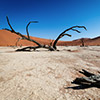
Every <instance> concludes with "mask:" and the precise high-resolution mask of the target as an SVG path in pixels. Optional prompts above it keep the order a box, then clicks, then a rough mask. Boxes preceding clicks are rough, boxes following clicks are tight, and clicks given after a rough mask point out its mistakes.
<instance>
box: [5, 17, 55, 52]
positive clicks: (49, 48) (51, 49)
mask: <svg viewBox="0 0 100 100" xmlns="http://www.w3.org/2000/svg"><path fill="white" fill-rule="evenodd" d="M6 18H7V22H8V25H9V26H10V28H11V30H10V29H6V28H5V30H7V31H10V32H12V33H15V34H17V35H19V36H20V37H21V39H26V40H28V41H31V42H33V43H36V44H37V45H38V46H35V47H25V48H22V49H18V50H17V51H27V49H29V50H30V49H34V50H35V49H37V48H45V49H48V50H50V51H54V49H53V47H51V46H45V45H41V44H40V43H38V42H37V41H35V40H33V39H31V38H30V36H29V32H28V26H29V25H30V23H37V21H30V22H29V23H28V25H27V26H26V31H27V36H28V37H26V36H25V35H22V34H21V33H19V32H16V31H15V30H14V29H13V28H12V26H11V24H10V21H9V19H8V16H7V17H6ZM19 40H20V39H19ZM19 40H18V41H19Z"/></svg>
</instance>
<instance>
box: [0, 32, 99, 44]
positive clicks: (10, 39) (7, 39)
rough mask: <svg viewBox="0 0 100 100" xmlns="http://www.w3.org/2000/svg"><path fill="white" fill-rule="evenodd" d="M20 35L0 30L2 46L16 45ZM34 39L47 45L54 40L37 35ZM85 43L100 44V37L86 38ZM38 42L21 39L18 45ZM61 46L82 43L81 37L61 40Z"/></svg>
mask: <svg viewBox="0 0 100 100" xmlns="http://www.w3.org/2000/svg"><path fill="white" fill-rule="evenodd" d="M19 37H20V36H18V35H16V34H14V33H11V32H9V31H7V30H0V46H16V42H17V40H18V38H19ZM31 38H32V39H34V40H36V41H37V42H39V43H41V44H45V45H49V44H50V42H51V41H52V40H49V39H42V38H37V37H32V36H31ZM84 43H85V45H95V46H97V45H100V37H96V38H93V39H90V38H84ZM35 45H36V44H35V43H33V42H30V41H27V40H20V41H19V42H18V44H17V46H35ZM57 45H59V46H77V45H81V39H77V40H73V41H59V42H58V44H57Z"/></svg>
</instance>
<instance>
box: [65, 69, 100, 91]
mask: <svg viewBox="0 0 100 100" xmlns="http://www.w3.org/2000/svg"><path fill="white" fill-rule="evenodd" d="M79 73H82V74H83V75H85V76H86V77H80V78H76V79H75V80H73V82H71V83H72V84H77V86H73V87H66V88H65V89H76V90H80V89H87V88H93V87H95V88H100V74H98V75H96V74H93V73H91V72H88V71H86V70H84V69H82V71H79Z"/></svg>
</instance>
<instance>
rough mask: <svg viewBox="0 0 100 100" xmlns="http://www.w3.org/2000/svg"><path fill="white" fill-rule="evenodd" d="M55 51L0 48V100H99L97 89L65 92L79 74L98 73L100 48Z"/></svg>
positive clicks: (99, 69) (68, 48)
mask: <svg viewBox="0 0 100 100" xmlns="http://www.w3.org/2000/svg"><path fill="white" fill-rule="evenodd" d="M58 49H59V50H60V51H53V52H51V51H47V50H44V49H40V50H38V51H32V52H15V49H14V48H12V47H0V100H100V88H96V87H92V88H87V89H72V88H69V89H67V87H74V86H77V85H75V84H71V82H72V81H73V80H74V79H75V78H76V77H81V76H82V74H80V73H79V72H78V71H79V70H82V69H85V70H88V71H91V72H93V73H95V74H99V73H100V46H89V47H78V46H76V47H75V46H73V47H71V46H68V47H58Z"/></svg>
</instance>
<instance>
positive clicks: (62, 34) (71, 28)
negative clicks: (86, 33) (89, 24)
mask: <svg viewBox="0 0 100 100" xmlns="http://www.w3.org/2000/svg"><path fill="white" fill-rule="evenodd" d="M74 28H84V29H85V30H87V29H86V27H85V26H73V27H70V28H68V29H66V30H65V31H63V32H62V33H61V34H60V35H59V36H58V37H57V39H56V40H55V42H54V44H53V48H54V49H57V48H56V44H57V42H58V40H59V39H60V38H62V37H63V36H65V35H67V36H70V37H71V35H70V34H65V33H66V32H67V31H69V30H72V31H76V32H78V33H81V32H80V31H78V30H77V29H74Z"/></svg>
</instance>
